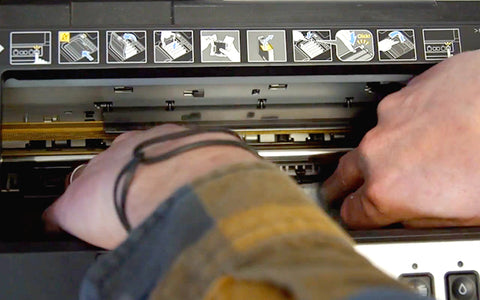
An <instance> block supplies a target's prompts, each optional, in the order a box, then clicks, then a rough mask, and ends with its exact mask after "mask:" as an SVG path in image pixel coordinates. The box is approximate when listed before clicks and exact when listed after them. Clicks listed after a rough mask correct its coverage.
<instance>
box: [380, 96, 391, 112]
mask: <svg viewBox="0 0 480 300" xmlns="http://www.w3.org/2000/svg"><path fill="white" fill-rule="evenodd" d="M389 97H390V96H388V97H387V98H385V99H383V100H382V101H380V103H378V106H377V115H379V116H381V115H384V114H386V113H387V112H388V111H389V109H390V106H391V100H389V99H390V98H389Z"/></svg>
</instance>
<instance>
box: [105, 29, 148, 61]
mask: <svg viewBox="0 0 480 300" xmlns="http://www.w3.org/2000/svg"><path fill="white" fill-rule="evenodd" d="M146 47H147V40H146V32H145V31H108V32H107V63H146V62H147V51H146Z"/></svg>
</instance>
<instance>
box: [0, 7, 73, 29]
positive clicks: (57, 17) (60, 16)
mask: <svg viewBox="0 0 480 300" xmlns="http://www.w3.org/2000/svg"><path fill="white" fill-rule="evenodd" d="M0 2H1V1H0ZM69 24H70V5H69V4H68V3H66V4H55V5H1V7H0V28H12V27H14V28H19V29H20V28H32V27H36V26H38V27H45V26H50V27H51V26H68V25H69Z"/></svg>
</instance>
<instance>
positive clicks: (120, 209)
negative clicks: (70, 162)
mask: <svg viewBox="0 0 480 300" xmlns="http://www.w3.org/2000/svg"><path fill="white" fill-rule="evenodd" d="M203 133H227V134H230V135H233V136H235V137H238V138H239V139H240V137H239V136H238V135H237V134H236V133H234V132H233V131H230V130H227V129H196V130H185V131H180V132H176V133H173V134H167V135H164V136H160V137H155V138H152V139H149V140H147V141H144V142H142V143H140V144H139V145H138V146H137V147H135V149H134V151H133V157H132V159H131V160H130V161H129V162H128V163H127V164H126V165H125V166H124V167H123V168H122V170H121V171H120V173H119V175H118V176H117V179H116V180H115V184H114V190H113V199H114V205H115V211H116V213H117V215H118V218H119V220H120V222H121V223H122V226H123V227H124V228H125V230H126V231H127V232H130V231H131V230H132V226H131V225H130V222H129V221H128V217H127V214H126V202H127V195H128V191H129V188H130V185H131V183H132V181H133V178H134V175H135V172H136V170H137V168H138V166H139V165H141V164H145V165H151V164H155V163H159V162H162V161H165V160H167V159H170V158H172V157H175V156H177V155H180V154H182V153H185V152H189V151H192V150H195V149H199V148H205V147H211V146H230V147H237V148H241V149H244V150H246V151H249V152H251V153H253V154H254V155H256V156H259V155H258V153H257V152H256V151H255V150H253V149H252V148H250V147H249V146H248V145H247V144H245V143H244V142H243V141H241V140H224V139H213V140H203V141H198V142H194V143H191V144H186V145H182V146H179V147H177V148H175V149H173V150H171V151H169V152H166V153H163V154H160V155H157V156H152V157H148V156H147V155H146V154H145V150H146V148H148V147H149V146H152V145H157V144H161V143H164V142H167V141H172V140H177V139H181V138H185V137H188V136H193V135H198V134H203Z"/></svg>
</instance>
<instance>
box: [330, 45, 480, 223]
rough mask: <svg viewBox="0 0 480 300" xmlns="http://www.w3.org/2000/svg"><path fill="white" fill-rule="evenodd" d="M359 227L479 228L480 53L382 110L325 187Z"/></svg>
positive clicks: (442, 67)
mask: <svg viewBox="0 0 480 300" xmlns="http://www.w3.org/2000/svg"><path fill="white" fill-rule="evenodd" d="M322 193H323V195H324V197H325V198H326V200H327V201H333V200H336V199H337V200H338V199H344V201H343V204H342V208H341V216H342V219H343V220H344V221H345V222H346V223H347V225H349V226H350V227H354V228H371V227H381V226H384V225H388V224H392V223H397V222H401V223H403V224H405V225H406V226H413V227H444V226H471V225H480V51H475V52H469V53H464V54H459V55H456V56H454V57H453V58H450V59H448V60H446V61H444V62H442V63H440V64H438V65H436V66H434V67H433V68H431V69H430V70H428V71H426V72H425V73H423V74H421V75H420V76H418V77H416V78H414V79H413V80H412V81H410V83H409V84H408V86H407V87H405V88H403V89H402V90H400V91H399V92H396V93H394V94H392V95H390V96H388V97H386V98H385V99H384V100H382V101H381V102H380V104H379V107H378V124H377V126H376V127H375V128H373V129H372V130H371V131H370V132H368V133H367V134H366V136H365V137H364V138H363V140H362V142H361V143H360V145H359V146H358V148H356V149H355V150H353V151H351V152H349V153H347V154H346V155H345V156H344V157H342V159H341V160H340V163H339V166H338V168H337V170H336V171H335V173H334V174H333V175H332V176H331V177H330V178H329V179H328V180H327V181H326V182H325V183H324V185H323V188H322Z"/></svg>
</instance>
